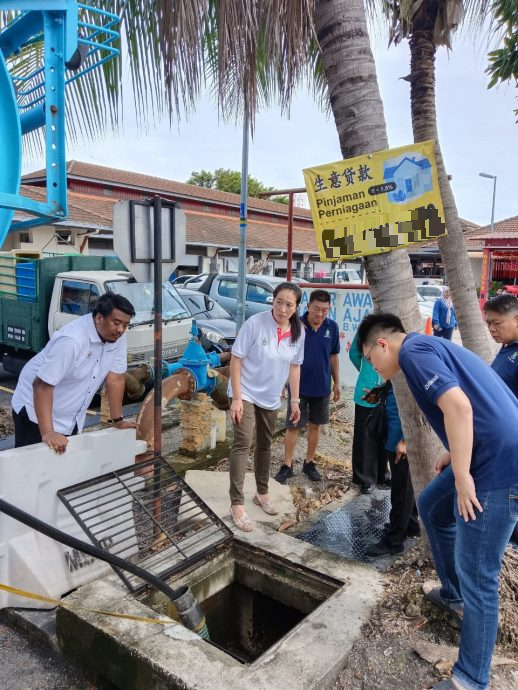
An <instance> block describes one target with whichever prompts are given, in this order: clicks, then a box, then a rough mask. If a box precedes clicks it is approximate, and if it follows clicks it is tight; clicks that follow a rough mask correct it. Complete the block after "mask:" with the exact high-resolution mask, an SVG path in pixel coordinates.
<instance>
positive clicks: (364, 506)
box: [298, 489, 390, 562]
mask: <svg viewBox="0 0 518 690" xmlns="http://www.w3.org/2000/svg"><path fill="white" fill-rule="evenodd" d="M389 519H390V494H389V492H388V491H383V490H380V489H376V490H375V491H374V493H373V494H371V495H370V496H358V497H357V498H355V499H353V500H352V501H350V502H349V503H347V504H346V505H345V506H343V508H340V509H339V510H337V511H335V512H334V513H331V514H330V515H328V516H327V517H325V518H324V519H323V520H322V521H321V522H318V523H317V524H316V525H313V527H310V528H309V529H308V530H306V531H305V532H302V533H301V534H299V536H298V538H299V539H300V540H301V541H306V542H308V543H309V544H313V546H318V547H319V548H320V549H323V550H324V551H331V552H332V553H337V554H338V555H339V556H345V557H346V558H351V559H353V560H356V561H364V562H366V561H367V562H368V559H367V558H366V556H365V551H366V549H367V547H368V546H369V545H370V544H373V543H375V542H377V541H379V540H380V539H381V537H382V535H383V528H384V525H385V523H386V522H388V521H389Z"/></svg>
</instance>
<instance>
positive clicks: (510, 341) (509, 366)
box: [484, 293, 518, 549]
mask: <svg viewBox="0 0 518 690" xmlns="http://www.w3.org/2000/svg"><path fill="white" fill-rule="evenodd" d="M484 315H485V318H486V323H487V325H488V328H489V332H490V333H491V336H492V337H493V340H494V341H495V342H497V343H500V344H501V346H502V347H501V348H500V350H499V352H498V354H497V355H496V357H495V358H494V360H493V362H492V363H491V368H492V369H494V370H495V371H496V373H497V374H498V375H499V376H500V378H501V379H503V381H504V382H505V383H506V384H507V385H508V386H509V388H510V389H511V390H512V392H513V393H514V395H515V396H516V397H517V398H518V298H516V297H515V296H514V295H510V294H508V293H507V294H505V293H504V294H502V295H499V296H498V297H495V298H494V299H492V300H489V302H486V304H485V305H484ZM511 544H512V545H513V547H514V548H515V549H516V548H518V525H517V526H516V527H515V529H514V532H513V534H512V537H511Z"/></svg>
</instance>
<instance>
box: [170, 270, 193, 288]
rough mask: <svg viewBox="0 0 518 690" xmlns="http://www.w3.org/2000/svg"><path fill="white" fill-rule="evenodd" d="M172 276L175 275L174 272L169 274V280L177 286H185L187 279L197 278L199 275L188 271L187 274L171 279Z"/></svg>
mask: <svg viewBox="0 0 518 690" xmlns="http://www.w3.org/2000/svg"><path fill="white" fill-rule="evenodd" d="M171 276H174V273H171V275H170V276H169V281H170V282H171V283H172V284H173V285H174V286H175V287H183V286H184V283H185V282H186V281H187V280H191V278H197V277H198V276H196V275H195V274H194V273H190V274H189V273H188V274H187V275H184V276H178V277H177V278H173V279H171Z"/></svg>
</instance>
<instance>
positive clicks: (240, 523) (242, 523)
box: [230, 506, 254, 532]
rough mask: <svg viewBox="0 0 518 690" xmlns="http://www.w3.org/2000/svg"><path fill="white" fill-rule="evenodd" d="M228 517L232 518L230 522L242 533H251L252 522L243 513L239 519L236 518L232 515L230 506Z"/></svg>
mask: <svg viewBox="0 0 518 690" xmlns="http://www.w3.org/2000/svg"><path fill="white" fill-rule="evenodd" d="M230 517H231V518H232V522H233V523H234V525H235V526H236V527H237V528H238V529H240V530H241V531H242V532H251V531H252V530H253V529H254V526H253V524H252V521H251V520H250V518H249V517H248V515H247V514H246V513H243V514H242V515H240V516H239V517H236V516H235V515H234V511H233V510H232V506H230Z"/></svg>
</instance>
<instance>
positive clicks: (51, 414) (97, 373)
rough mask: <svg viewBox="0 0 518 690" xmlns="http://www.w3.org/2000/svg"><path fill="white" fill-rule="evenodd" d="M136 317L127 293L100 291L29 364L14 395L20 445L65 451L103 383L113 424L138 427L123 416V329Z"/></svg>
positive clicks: (124, 362)
mask: <svg viewBox="0 0 518 690" xmlns="http://www.w3.org/2000/svg"><path fill="white" fill-rule="evenodd" d="M133 316H135V310H134V309H133V306H132V304H131V302H129V301H128V300H127V299H126V298H125V297H122V296H121V295H116V294H114V293H108V294H105V295H102V296H101V297H100V298H99V301H98V303H97V306H96V308H95V309H94V311H93V313H92V314H86V315H85V316H81V317H80V318H78V319H76V320H74V321H71V322H70V323H68V324H66V325H65V326H63V328H60V329H59V330H58V331H56V332H55V333H54V334H53V335H52V338H51V339H50V340H49V342H48V343H47V345H46V346H45V347H44V348H43V350H42V351H41V352H39V353H38V354H37V355H36V356H35V357H33V358H32V359H31V360H29V362H27V364H26V365H25V366H24V368H23V369H22V372H21V374H20V377H19V379H18V384H17V386H16V390H15V392H14V395H13V399H12V407H13V419H14V428H15V447H16V448H19V447H21V446H28V445H31V444H33V443H40V442H41V441H43V442H44V443H46V444H47V445H48V446H49V447H50V448H52V449H53V450H55V451H56V453H64V452H65V450H66V447H67V444H68V440H67V436H71V435H74V434H76V433H80V432H81V431H82V429H83V426H84V423H85V418H86V411H87V409H88V407H89V406H90V403H91V402H92V399H93V397H94V395H95V393H96V392H97V391H98V389H99V388H100V386H101V385H102V383H103V381H104V383H105V386H106V393H107V396H108V402H109V405H110V415H111V420H110V422H111V423H112V424H113V425H114V426H115V427H116V428H118V429H127V428H132V427H134V426H135V424H134V423H132V422H125V421H124V417H123V414H122V398H123V395H124V372H125V371H126V368H127V347H126V336H125V333H126V329H127V328H128V326H129V322H130V320H131V317H133Z"/></svg>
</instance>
